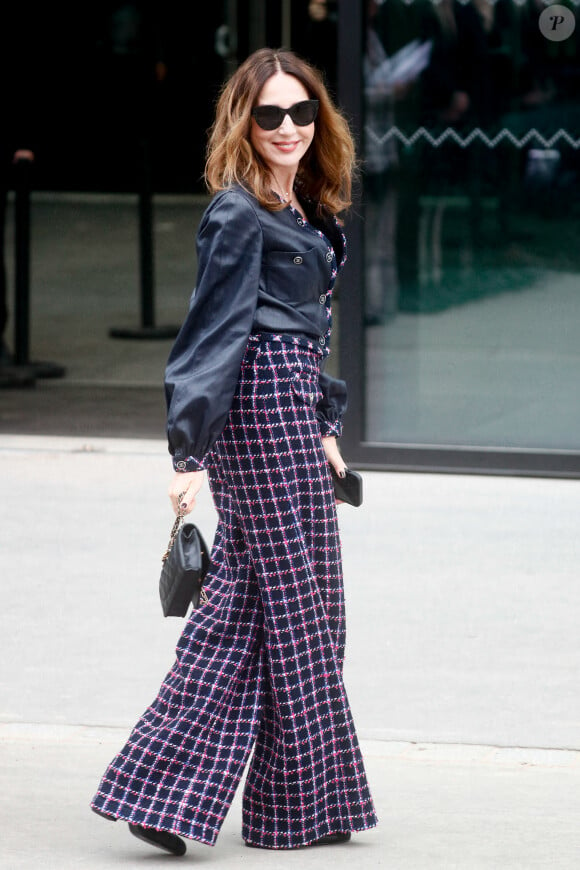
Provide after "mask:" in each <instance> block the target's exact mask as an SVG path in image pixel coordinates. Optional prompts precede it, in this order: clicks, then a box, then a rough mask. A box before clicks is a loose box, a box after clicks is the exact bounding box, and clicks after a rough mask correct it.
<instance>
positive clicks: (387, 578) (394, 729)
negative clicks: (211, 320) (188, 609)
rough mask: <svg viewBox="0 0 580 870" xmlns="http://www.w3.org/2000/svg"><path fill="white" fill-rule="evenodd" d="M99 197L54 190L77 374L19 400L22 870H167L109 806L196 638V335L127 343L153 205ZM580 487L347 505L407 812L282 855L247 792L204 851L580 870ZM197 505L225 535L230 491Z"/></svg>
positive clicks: (1, 414)
mask: <svg viewBox="0 0 580 870" xmlns="http://www.w3.org/2000/svg"><path fill="white" fill-rule="evenodd" d="M89 205H90V207H89ZM89 205H88V204H87V202H86V201H84V200H83V198H82V197H81V198H78V197H72V198H69V199H66V198H64V199H63V198H60V199H56V200H52V199H50V197H48V198H44V199H43V198H42V197H40V199H39V200H38V202H37V204H36V206H35V209H34V214H33V216H34V220H35V222H36V233H35V239H36V252H37V256H36V263H37V267H36V273H35V272H34V270H33V274H36V278H35V281H34V298H33V302H34V307H33V311H34V317H33V332H32V339H33V341H32V349H33V357H36V358H39V359H48V360H50V361H55V362H59V363H62V364H64V365H65V366H66V367H67V371H68V374H67V378H66V379H65V380H64V381H58V382H56V381H55V382H48V381H46V382H39V384H38V385H37V387H36V388H35V389H34V390H29V391H24V390H19V391H13V392H12V391H8V390H4V391H0V494H1V502H0V504H1V508H0V510H1V514H0V576H1V577H2V590H3V606H2V608H0V653H1V654H0V697H1V699H2V700H1V703H0V819H1V836H0V866H2V867H6V868H7V870H12V868H30V870H32V868H34V870H36V868H39V867H42V868H45V867H46V868H49V870H53V868H54V870H61V868H77V867H87V868H105V867H113V866H117V865H118V866H123V867H138V866H139V867H141V866H147V867H149V866H151V867H156V866H161V865H162V864H163V865H165V864H166V863H167V859H165V858H163V857H162V856H159V855H158V854H157V853H151V852H150V851H148V849H147V847H146V846H145V845H143V844H142V843H139V842H137V841H136V840H134V839H133V838H130V837H129V835H128V834H127V831H126V828H125V827H124V826H123V825H111V824H108V823H107V822H105V821H104V820H101V819H98V818H97V817H95V816H93V815H92V814H91V813H90V812H89V810H88V801H89V799H90V797H91V796H92V793H93V790H94V788H95V787H96V783H97V781H98V778H99V776H100V775H101V773H102V770H103V767H104V765H105V764H106V763H107V761H108V760H109V759H110V757H111V756H112V754H113V753H114V752H115V751H116V749H117V748H118V747H119V745H120V744H121V743H122V741H123V740H124V738H125V737H126V735H127V732H128V729H129V728H130V727H131V725H132V724H133V722H134V720H135V719H136V717H137V716H138V715H139V714H140V713H141V711H142V710H143V708H144V707H145V706H146V705H147V704H148V703H149V701H150V700H151V699H152V697H153V695H154V694H155V692H156V690H157V687H158V685H159V682H160V681H161V679H162V678H163V676H164V674H165V672H166V670H167V669H168V668H169V666H170V665H171V660H172V656H173V648H174V645H175V641H176V639H177V636H178V633H179V630H180V626H181V621H179V620H163V618H162V617H161V610H160V606H159V602H158V600H157V594H156V582H157V577H158V572H159V558H160V553H161V552H162V551H163V548H164V547H165V544H166V542H167V541H166V539H167V536H168V532H169V527H170V524H171V515H170V511H169V506H168V502H167V500H166V497H165V490H166V486H167V481H168V478H169V474H170V466H169V461H168V457H167V454H166V450H165V445H164V442H163V440H162V438H163V403H162V395H161V376H162V370H163V365H164V362H165V359H166V355H167V353H168V350H169V347H170V341H169V340H164V341H147V342H118V341H115V340H113V339H110V338H109V336H108V329H109V328H110V327H111V326H117V325H133V324H134V323H135V322H136V319H137V288H136V284H137V280H136V269H135V261H134V260H132V259H131V255H130V252H131V250H133V248H132V246H133V245H136V241H135V240H136V232H135V223H134V209H135V206H134V204H131V202H128V201H127V200H126V199H125V200H124V201H123V202H117V201H116V200H115V199H114V198H113V199H111V198H104V199H103V200H102V203H101V206H102V207H101V208H100V209H99V208H96V207H95V202H94V201H91V203H90V204H89ZM200 208H201V204H200V203H199V202H197V201H192V202H185V201H180V202H179V203H176V202H174V201H172V200H168V201H167V202H161V203H160V204H159V207H158V209H157V221H158V225H159V234H158V249H157V253H158V263H159V265H158V282H157V283H158V294H159V295H158V321H159V322H160V323H171V322H173V321H176V322H178V321H179V320H180V319H181V316H182V314H183V311H184V309H185V306H186V304H187V298H186V297H187V295H188V291H189V288H190V284H191V280H192V275H193V273H194V268H195V258H194V253H193V234H194V232H195V223H196V219H197V217H198V215H199V211H200ZM63 251H65V252H66V256H64V255H63ZM186 251H189V254H186V253H185V252H186ZM105 254H106V256H105ZM41 263H42V270H41V271H40V273H39V271H38V269H39V265H40V264H41ZM185 287H187V288H188V289H187V290H184V288H185ZM71 436H74V437H71ZM113 436H114V437H113ZM579 487H580V484H579V483H578V482H577V481H567V480H541V479H517V478H514V479H510V478H485V477H464V476H460V475H454V476H445V475H412V474H380V473H366V474H365V491H366V498H365V505H364V507H363V508H362V509H360V510H354V509H351V508H348V507H343V508H342V509H341V514H340V517H341V529H342V536H343V546H344V560H345V582H346V595H347V606H348V626H349V628H348V658H347V666H346V672H345V678H346V681H347V686H348V690H349V695H350V698H351V703H352V707H353V711H354V714H355V719H356V722H357V726H358V730H359V734H360V736H361V739H362V743H363V749H364V752H365V758H366V762H367V766H368V771H369V777H370V780H371V785H372V789H373V793H374V796H375V799H376V803H377V807H378V811H379V815H380V819H381V824H380V826H379V827H378V828H377V829H376V830H375V831H373V832H370V833H368V834H365V835H360V836H357V837H356V838H355V839H354V840H353V841H352V842H351V843H350V844H348V845H347V846H342V847H340V848H339V847H336V848H326V849H324V850H322V849H319V850H316V851H315V850H311V851H301V852H299V853H290V854H286V853H284V854H277V853H270V852H264V853H262V852H257V851H255V850H247V849H244V848H243V846H242V845H241V842H240V839H239V827H240V807H239V800H238V799H236V803H235V805H234V806H233V808H232V811H231V813H230V814H229V816H228V818H227V820H226V824H225V827H224V830H223V834H222V836H221V837H220V840H219V842H218V846H217V847H216V849H215V850H209V849H206V848H203V847H199V846H197V845H195V844H194V845H192V846H191V848H190V850H189V854H190V856H191V859H192V861H194V862H197V863H199V864H202V863H203V864H205V865H206V866H215V867H230V866H237V865H240V864H241V865H245V866H251V867H253V866H260V867H264V868H279V867H284V868H286V867H294V866H298V865H300V867H302V866H310V865H314V864H316V865H317V866H321V865H323V866H330V865H339V866H340V865H342V866H345V865H347V864H348V865H352V863H354V862H356V863H358V865H359V866H360V867H361V870H365V868H367V867H369V868H370V867H388V868H392V870H431V868H435V870H451V868H458V870H480V868H482V870H483V868H486V870H487V868H490V870H492V868H493V870H516V868H517V870H534V868H545V870H578V866H579V865H580V829H579V824H578V822H579V819H580V693H579V692H578V674H579V673H580V642H579V641H578V628H577V627H578V624H579V621H580V587H579V585H578V564H579V556H580V552H579V550H580V544H579V538H578V515H579V509H580V488H579ZM196 517H197V520H198V522H199V523H200V525H201V526H202V528H203V529H204V530H205V531H206V533H207V534H208V536H211V533H212V529H213V525H214V523H215V516H214V513H213V507H212V505H211V501H210V499H209V496H208V493H207V491H205V493H204V494H203V496H202V497H201V499H200V504H199V507H198V509H197V514H196ZM187 860H188V859H186V861H187Z"/></svg>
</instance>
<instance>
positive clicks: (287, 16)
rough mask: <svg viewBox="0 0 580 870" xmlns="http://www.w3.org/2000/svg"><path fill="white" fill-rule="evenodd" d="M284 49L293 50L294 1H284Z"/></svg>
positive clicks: (282, 42) (282, 43)
mask: <svg viewBox="0 0 580 870" xmlns="http://www.w3.org/2000/svg"><path fill="white" fill-rule="evenodd" d="M280 45H282V46H283V47H284V48H292V0H282V41H281V43H280Z"/></svg>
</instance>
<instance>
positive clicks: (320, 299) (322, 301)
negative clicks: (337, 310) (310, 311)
mask: <svg viewBox="0 0 580 870" xmlns="http://www.w3.org/2000/svg"><path fill="white" fill-rule="evenodd" d="M318 301H319V302H320V304H321V305H324V303H325V302H326V296H325V295H324V293H321V294H320V296H319V297H318Z"/></svg>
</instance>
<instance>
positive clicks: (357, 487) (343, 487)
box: [330, 465, 363, 507]
mask: <svg viewBox="0 0 580 870" xmlns="http://www.w3.org/2000/svg"><path fill="white" fill-rule="evenodd" d="M330 470H331V472H332V482H333V484H334V495H335V497H336V498H337V499H340V501H343V502H345V503H346V504H351V505H352V506H353V507H360V506H361V504H362V501H363V486H362V477H361V475H360V474H359V473H358V471H351V470H350V468H347V469H346V475H345V476H344V477H339V476H338V474H337V473H336V471H335V470H334V466H332V465H331V466H330Z"/></svg>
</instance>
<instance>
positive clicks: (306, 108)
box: [290, 100, 318, 127]
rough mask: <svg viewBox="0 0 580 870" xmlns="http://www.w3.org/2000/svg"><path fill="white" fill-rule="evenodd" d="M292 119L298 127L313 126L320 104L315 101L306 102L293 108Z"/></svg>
mask: <svg viewBox="0 0 580 870" xmlns="http://www.w3.org/2000/svg"><path fill="white" fill-rule="evenodd" d="M292 109H293V110H292V111H291V112H290V117H291V118H292V120H293V121H294V123H295V124H296V125H297V126H298V127H307V126H308V124H312V122H313V121H314V119H315V118H316V114H317V111H318V103H317V102H316V101H315V100H304V102H302V103H296V105H295V106H293V107H292Z"/></svg>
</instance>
